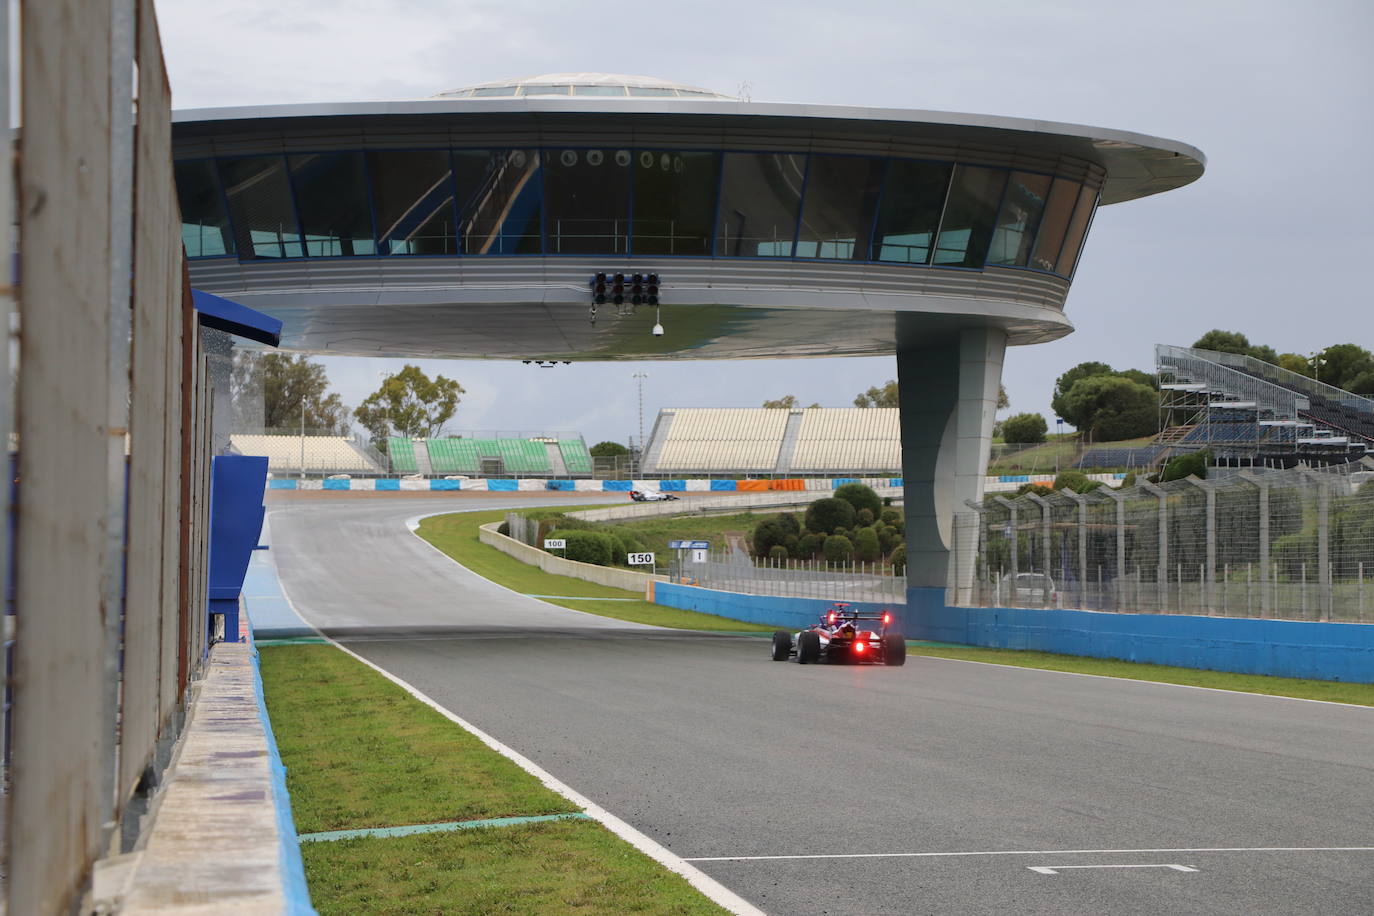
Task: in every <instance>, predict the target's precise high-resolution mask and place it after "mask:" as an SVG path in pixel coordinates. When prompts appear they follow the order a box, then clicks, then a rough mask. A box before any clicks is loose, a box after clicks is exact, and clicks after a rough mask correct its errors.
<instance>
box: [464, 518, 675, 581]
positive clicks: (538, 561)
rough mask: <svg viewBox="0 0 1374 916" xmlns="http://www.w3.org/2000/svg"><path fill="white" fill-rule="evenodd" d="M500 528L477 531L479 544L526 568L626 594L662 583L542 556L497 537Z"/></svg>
mask: <svg viewBox="0 0 1374 916" xmlns="http://www.w3.org/2000/svg"><path fill="white" fill-rule="evenodd" d="M499 527H501V523H500V522H491V523H489V524H486V525H483V526H482V527H481V528H479V529H478V534H477V537H478V539H479V540H480V541H481V542H482V543H483V544H486V545H488V546H491V547H495V548H496V549H497V550H499V551H501V552H502V553H504V554H507V555H509V556H512V557H515V559H517V560H519V561H520V562H521V563H528V564H529V565H530V566H538V567H539V568H540V569H542V570H544V572H547V573H553V574H554V575H556V576H571V577H572V578H574V579H581V580H583V581H584V582H595V583H596V584H597V585H608V586H610V587H611V588H623V589H625V590H626V591H631V592H639V593H641V594H643V593H644V592H645V589H646V588H647V587H648V584H649V583H650V582H652V581H655V580H659V581H664V580H665V579H666V577H664V576H652V575H650V574H649V573H639V572H632V571H630V570H628V569H617V568H614V567H610V566H597V565H595V564H592V563H578V562H576V561H574V560H565V559H563V558H562V557H558V556H554V555H553V554H551V553H545V552H544V551H542V550H540V549H539V548H537V547H530V546H529V545H528V544H522V543H520V542H519V541H517V540H515V539H514V538H508V537H506V536H505V535H504V534H499V533H498V532H497V530H496V529H497V528H499Z"/></svg>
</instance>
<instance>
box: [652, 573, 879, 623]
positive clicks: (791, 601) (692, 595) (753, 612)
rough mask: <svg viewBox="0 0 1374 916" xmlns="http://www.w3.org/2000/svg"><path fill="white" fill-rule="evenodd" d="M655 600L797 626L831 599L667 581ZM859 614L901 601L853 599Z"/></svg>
mask: <svg viewBox="0 0 1374 916" xmlns="http://www.w3.org/2000/svg"><path fill="white" fill-rule="evenodd" d="M654 603H655V604H662V605H666V606H667V607H675V608H681V609H682V610H685V611H699V612H701V613H703V614H715V615H716V616H718V617H729V618H730V619H731V620H743V621H746V622H748V623H771V624H777V625H778V626H780V627H783V628H784V629H789V630H800V629H802V628H803V627H808V626H810V625H811V624H813V623H815V622H816V621H817V620H819V619H820V617H821V614H823V613H825V611H826V609H828V608H829V607H830V605H831V604H833V603H834V602H832V601H827V600H824V599H821V598H778V597H775V596H773V595H740V594H736V593H735V592H718V591H713V590H711V589H708V588H697V587H695V586H692V585H674V584H672V583H668V582H657V583H655V584H654ZM850 606H851V607H852V608H854V609H855V610H856V611H859V612H860V613H862V614H879V613H882V612H883V611H892V612H893V614H894V616H895V615H896V613H897V612H898V611H900V610H901V607H902V606H901V605H900V604H898V605H891V604H873V603H870V602H853V603H852V604H851V605H850Z"/></svg>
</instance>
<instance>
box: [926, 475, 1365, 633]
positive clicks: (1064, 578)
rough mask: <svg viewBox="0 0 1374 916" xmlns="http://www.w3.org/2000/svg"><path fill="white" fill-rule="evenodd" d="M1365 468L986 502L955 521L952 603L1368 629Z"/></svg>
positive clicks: (1062, 493)
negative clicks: (1271, 620) (1359, 625)
mask: <svg viewBox="0 0 1374 916" xmlns="http://www.w3.org/2000/svg"><path fill="white" fill-rule="evenodd" d="M1370 468H1374V462H1371V461H1370V460H1369V459H1365V463H1363V464H1358V465H1348V466H1341V467H1336V468H1327V469H1322V470H1308V469H1300V470H1286V471H1264V470H1254V471H1244V472H1241V473H1239V474H1236V475H1234V476H1228V477H1225V478H1223V479H1219V480H1198V479H1196V478H1189V479H1187V480H1178V481H1172V482H1169V483H1165V484H1160V485H1154V484H1150V483H1142V484H1140V485H1138V486H1134V487H1131V488H1127V489H1124V490H1115V491H1114V490H1108V489H1107V488H1105V487H1104V488H1100V489H1097V490H1094V491H1093V492H1091V493H1088V494H1085V495H1079V494H1076V493H1071V492H1066V491H1057V492H1056V493H1054V494H1053V495H1043V496H1042V495H1038V494H1027V495H1024V496H1021V497H1019V498H1016V499H1008V498H1006V497H1002V496H993V497H991V498H988V499H985V500H984V502H983V503H982V505H981V506H979V507H978V508H977V511H973V512H967V513H961V514H959V515H957V516H956V518H955V526H954V537H953V542H954V543H953V553H952V557H951V583H950V584H951V589H950V602H951V603H952V604H956V605H963V606H972V607H1028V608H1076V609H1083V610H1101V611H1118V612H1128V613H1131V612H1140V613H1153V614H1205V615H1215V616H1230V617H1264V618H1278V619H1285V620H1307V621H1345V622H1358V623H1374V474H1371V473H1369V470H1370Z"/></svg>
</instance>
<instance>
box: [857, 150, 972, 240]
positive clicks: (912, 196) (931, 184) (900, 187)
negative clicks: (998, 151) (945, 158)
mask: <svg viewBox="0 0 1374 916" xmlns="http://www.w3.org/2000/svg"><path fill="white" fill-rule="evenodd" d="M952 170H953V166H951V165H947V164H942V163H938V162H917V161H915V160H912V159H894V160H892V163H891V164H890V165H889V166H888V169H887V180H886V182H885V183H884V185H883V200H882V206H881V207H880V208H879V210H878V230H877V232H876V233H875V236H874V244H873V259H874V260H876V261H895V262H898V263H903V264H928V263H930V252H931V249H932V247H933V245H934V242H935V231H936V229H938V228H939V225H940V211H941V210H943V209H944V206H945V197H946V196H947V195H948V193H949V178H950V173H951V171H952Z"/></svg>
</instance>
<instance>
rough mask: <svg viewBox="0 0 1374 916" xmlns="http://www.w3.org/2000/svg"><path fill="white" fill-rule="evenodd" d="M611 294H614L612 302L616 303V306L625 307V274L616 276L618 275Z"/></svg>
mask: <svg viewBox="0 0 1374 916" xmlns="http://www.w3.org/2000/svg"><path fill="white" fill-rule="evenodd" d="M611 292H612V296H611V301H612V302H614V303H615V304H616V305H624V304H625V275H624V274H616V275H615V285H614V286H613V287H612V288H611Z"/></svg>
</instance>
